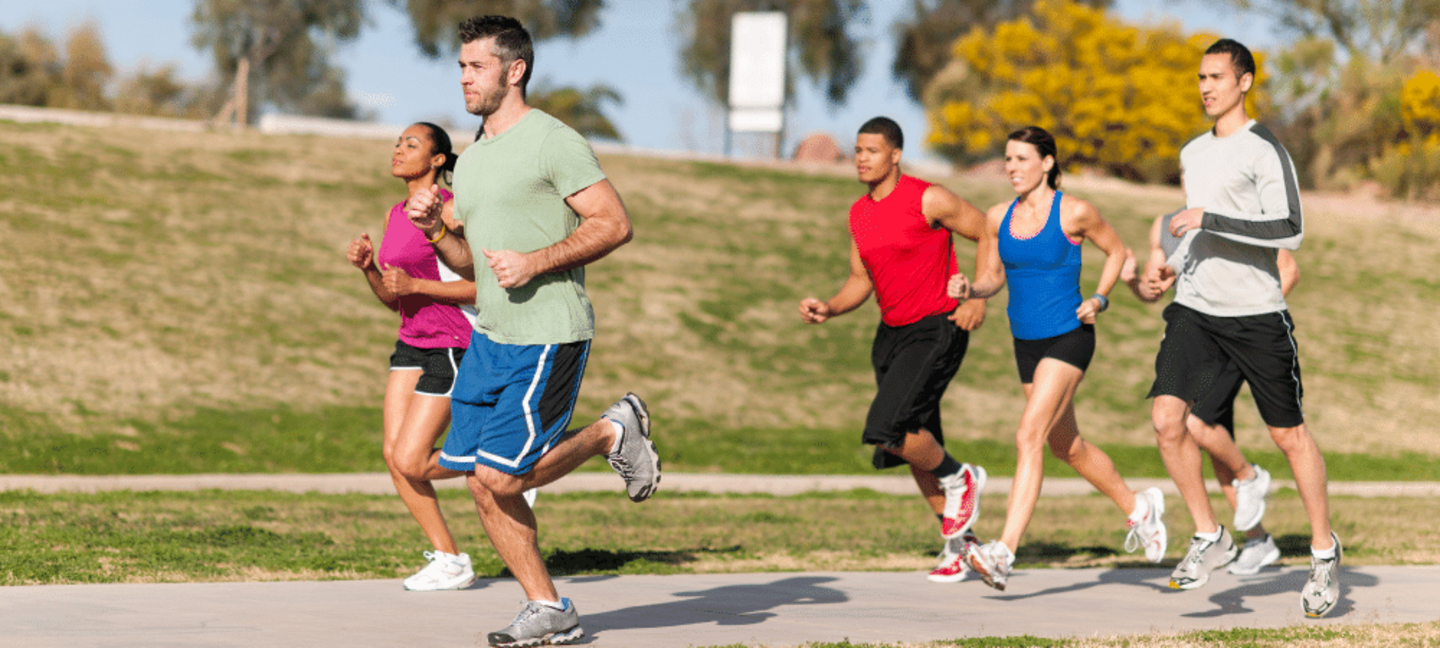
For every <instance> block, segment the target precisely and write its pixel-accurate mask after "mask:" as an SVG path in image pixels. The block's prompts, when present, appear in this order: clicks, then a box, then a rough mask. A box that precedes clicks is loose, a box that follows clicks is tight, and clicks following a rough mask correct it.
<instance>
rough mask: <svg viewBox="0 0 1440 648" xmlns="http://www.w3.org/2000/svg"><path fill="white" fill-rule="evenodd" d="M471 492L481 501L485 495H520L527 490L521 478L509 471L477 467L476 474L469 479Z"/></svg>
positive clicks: (492, 496) (489, 497)
mask: <svg viewBox="0 0 1440 648" xmlns="http://www.w3.org/2000/svg"><path fill="white" fill-rule="evenodd" d="M469 484H470V493H471V494H472V495H474V496H475V500H476V501H477V502H478V501H480V499H481V497H482V493H483V497H485V498H486V499H492V498H495V497H518V496H519V495H520V494H522V493H524V492H525V486H524V483H523V482H522V481H521V478H520V477H518V476H516V475H511V474H509V473H503V472H500V471H498V470H495V469H493V468H476V470H475V474H474V475H473V476H471V478H470V479H469Z"/></svg>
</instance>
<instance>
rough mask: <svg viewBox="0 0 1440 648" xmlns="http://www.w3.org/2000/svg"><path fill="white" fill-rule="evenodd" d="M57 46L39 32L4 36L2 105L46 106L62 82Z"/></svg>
mask: <svg viewBox="0 0 1440 648" xmlns="http://www.w3.org/2000/svg"><path fill="white" fill-rule="evenodd" d="M60 71H61V65H60V57H59V56H58V55H57V54H56V53H55V46H54V45H51V44H50V41H49V40H46V38H45V36H44V35H42V34H41V33H40V32H38V31H36V30H35V29H26V30H25V31H23V32H21V33H20V35H19V36H8V35H5V34H0V103H12V104H20V105H24V106H44V105H47V101H48V99H49V96H50V92H51V91H52V89H54V88H55V87H56V86H57V85H59V82H60Z"/></svg>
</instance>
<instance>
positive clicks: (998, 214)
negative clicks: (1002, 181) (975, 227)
mask: <svg viewBox="0 0 1440 648" xmlns="http://www.w3.org/2000/svg"><path fill="white" fill-rule="evenodd" d="M1011 202H1012V201H1009V200H1007V201H1005V202H1002V203H998V204H996V205H995V206H993V207H991V208H990V209H987V210H985V222H987V223H989V224H990V226H991V227H999V226H1000V221H1003V220H1005V213H1006V212H1008V211H1010V204H1011Z"/></svg>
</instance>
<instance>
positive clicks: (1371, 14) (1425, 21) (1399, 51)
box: [1209, 0, 1440, 64]
mask: <svg viewBox="0 0 1440 648" xmlns="http://www.w3.org/2000/svg"><path fill="white" fill-rule="evenodd" d="M1209 1H1210V2H1211V3H1212V4H1220V5H1226V6H1229V7H1234V8H1238V9H1241V10H1243V11H1250V12H1254V13H1256V14H1259V15H1262V16H1266V17H1268V18H1270V19H1271V20H1273V21H1275V23H1276V24H1277V25H1279V26H1280V27H1281V28H1282V29H1285V30H1289V31H1291V32H1293V33H1296V34H1299V35H1301V36H1306V37H1319V38H1329V39H1331V40H1333V41H1335V43H1336V44H1338V45H1339V46H1340V48H1341V49H1343V50H1344V51H1345V52H1346V53H1347V54H1349V55H1350V56H1352V57H1353V56H1365V57H1368V58H1372V59H1375V60H1377V61H1379V62H1380V63H1381V64H1387V63H1390V62H1392V61H1394V60H1395V59H1396V58H1397V57H1400V56H1401V55H1403V54H1405V53H1406V52H1410V51H1417V50H1418V49H1419V48H1420V47H1421V45H1422V43H1423V42H1424V41H1425V39H1426V37H1427V35H1428V34H1432V33H1435V30H1436V29H1437V26H1440V0H1209ZM1433 44H1435V43H1432V45H1433Z"/></svg>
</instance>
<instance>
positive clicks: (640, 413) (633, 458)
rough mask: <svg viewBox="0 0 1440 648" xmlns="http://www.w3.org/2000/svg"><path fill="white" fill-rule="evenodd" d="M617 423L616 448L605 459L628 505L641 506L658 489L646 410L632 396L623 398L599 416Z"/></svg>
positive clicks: (657, 461) (656, 457)
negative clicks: (620, 481) (617, 476)
mask: <svg viewBox="0 0 1440 648" xmlns="http://www.w3.org/2000/svg"><path fill="white" fill-rule="evenodd" d="M602 416H604V417H605V418H607V419H610V420H611V421H614V422H616V423H619V424H620V426H621V427H623V428H624V431H623V432H621V434H620V447H619V449H617V450H616V451H615V452H614V453H613V454H610V455H608V456H606V457H605V459H606V460H607V461H609V462H610V467H611V468H614V469H615V472H617V473H619V474H620V477H621V478H623V479H624V480H625V491H626V493H627V494H628V495H629V496H630V501H632V502H643V501H645V500H647V499H649V498H650V496H651V495H654V494H655V491H656V489H658V488H660V453H659V452H657V451H656V450H655V442H654V441H651V440H650V410H649V408H647V407H645V401H643V400H640V397H639V396H636V395H635V394H634V393H629V394H625V396H624V397H623V398H621V399H620V400H618V401H616V402H615V404H614V405H611V406H610V408H609V409H607V410H605V413H604V414H603V415H602Z"/></svg>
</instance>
